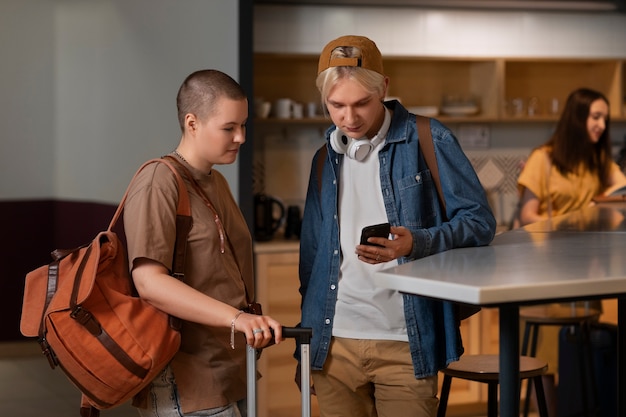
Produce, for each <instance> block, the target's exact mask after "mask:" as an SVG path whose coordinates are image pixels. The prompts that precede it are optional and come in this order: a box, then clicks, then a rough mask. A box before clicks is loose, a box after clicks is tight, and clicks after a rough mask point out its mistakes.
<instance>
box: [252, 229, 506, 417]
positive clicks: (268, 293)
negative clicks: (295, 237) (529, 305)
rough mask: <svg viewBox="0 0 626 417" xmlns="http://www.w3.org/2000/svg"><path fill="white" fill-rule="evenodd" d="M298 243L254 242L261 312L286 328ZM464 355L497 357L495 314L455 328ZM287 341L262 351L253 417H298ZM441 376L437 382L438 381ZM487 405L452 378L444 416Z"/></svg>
mask: <svg viewBox="0 0 626 417" xmlns="http://www.w3.org/2000/svg"><path fill="white" fill-rule="evenodd" d="M298 250H299V246H298V242H283V241H272V242H263V243H257V244H256V246H255V258H256V291H257V300H259V302H260V303H261V304H262V306H263V311H264V312H265V313H266V314H269V315H271V316H272V317H274V318H275V319H277V320H279V321H280V322H281V323H283V324H284V325H286V326H294V325H296V324H297V323H298V322H299V320H300V293H299V292H298V287H299V280H298ZM461 333H462V337H463V343H464V345H465V350H466V353H467V354H476V353H497V352H498V312H497V310H493V309H483V310H482V311H481V312H480V313H478V314H476V315H474V316H472V317H471V318H469V319H467V320H464V321H463V323H462V324H461ZM294 346H295V345H294V343H293V340H287V341H285V342H284V343H281V344H280V345H278V346H272V347H271V348H269V349H267V350H265V351H264V352H263V353H262V355H261V359H260V360H259V364H258V369H259V372H260V373H261V374H262V375H263V377H262V378H261V379H260V380H259V381H258V416H259V417H287V416H294V415H299V412H300V392H299V391H298V388H297V387H296V384H295V382H294V375H295V368H296V363H297V362H296V360H295V359H294V358H293V353H294V350H295V347H294ZM442 379H443V378H442V377H440V378H439V382H440V383H441V382H442ZM486 401H487V391H486V386H485V384H478V383H474V382H468V381H464V380H460V379H455V380H454V383H453V385H452V390H451V393H450V400H449V410H450V413H449V414H450V415H454V414H455V413H463V412H465V410H467V408H468V407H469V408H471V407H472V406H475V405H476V404H478V403H484V402H486ZM311 408H312V412H311V413H312V415H313V416H318V415H319V412H318V407H317V398H316V397H315V396H313V397H312V399H311Z"/></svg>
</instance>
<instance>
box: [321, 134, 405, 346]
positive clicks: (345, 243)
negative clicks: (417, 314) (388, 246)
mask: <svg viewBox="0 0 626 417" xmlns="http://www.w3.org/2000/svg"><path fill="white" fill-rule="evenodd" d="M383 146H384V141H382V143H380V144H379V145H378V146H376V147H375V148H374V149H373V150H372V151H371V152H370V154H369V155H368V156H367V157H366V158H365V159H364V160H363V161H360V162H359V161H357V160H354V159H351V158H349V157H347V156H345V157H344V159H343V165H342V168H341V173H340V179H341V180H340V182H339V184H340V187H339V221H340V225H341V227H340V243H341V253H342V262H341V268H340V276H339V288H338V294H337V306H336V310H335V321H334V325H333V335H334V336H338V337H345V338H351V339H378V340H399V341H408V337H407V332H406V322H405V319H404V307H403V301H402V295H401V294H400V293H399V292H398V291H393V290H388V289H384V288H380V287H378V286H377V285H376V284H375V283H374V280H373V278H374V272H376V271H378V270H380V269H383V268H389V267H391V266H393V265H397V261H396V260H393V261H390V262H385V263H380V264H376V265H370V264H368V263H365V262H362V261H360V260H359V259H358V258H357V255H356V253H355V248H356V246H357V245H358V244H359V240H360V237H361V229H362V228H363V227H364V226H369V225H373V224H378V223H385V222H387V221H388V220H387V214H386V211H385V205H384V202H383V196H382V191H381V186H380V165H379V162H378V152H379V150H380V149H381V148H382V147H383Z"/></svg>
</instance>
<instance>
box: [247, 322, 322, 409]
mask: <svg viewBox="0 0 626 417" xmlns="http://www.w3.org/2000/svg"><path fill="white" fill-rule="evenodd" d="M282 332H283V337H284V338H285V339H296V340H297V341H298V342H300V361H301V362H300V363H302V366H301V373H300V392H301V395H302V417H311V391H310V385H309V384H310V377H311V353H310V351H309V347H310V343H311V337H312V336H313V329H311V328H308V327H285V326H283V328H282ZM246 349H247V358H246V364H247V365H246V370H247V379H248V417H257V400H256V349H255V348H253V347H252V346H250V345H247V347H246Z"/></svg>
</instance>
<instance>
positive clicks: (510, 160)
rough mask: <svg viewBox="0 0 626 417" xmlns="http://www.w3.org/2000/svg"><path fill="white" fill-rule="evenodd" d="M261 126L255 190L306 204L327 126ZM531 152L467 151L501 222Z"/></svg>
mask: <svg viewBox="0 0 626 417" xmlns="http://www.w3.org/2000/svg"><path fill="white" fill-rule="evenodd" d="M260 130H262V132H260V134H259V137H260V140H258V141H256V142H255V152H254V155H255V159H254V176H255V184H254V191H255V192H263V193H266V194H270V195H272V196H274V197H278V198H279V199H281V200H282V201H283V203H284V204H285V206H287V205H299V206H301V208H302V207H304V199H305V197H306V188H307V184H308V179H309V173H310V169H311V159H312V158H313V155H314V154H315V151H316V150H317V149H318V148H319V147H320V146H321V144H322V143H323V137H324V136H323V134H324V127H320V128H316V127H311V128H302V127H299V128H296V127H286V128H278V127H274V128H267V129H260ZM528 153H529V149H527V148H501V149H486V150H467V151H466V154H467V156H468V158H469V159H470V161H471V163H472V165H473V166H474V169H475V170H476V173H477V174H478V177H479V179H480V181H481V183H482V184H483V187H484V188H485V190H486V191H487V195H488V198H489V201H490V204H491V206H492V208H493V211H494V214H495V216H496V219H497V220H498V223H499V224H502V225H506V224H508V223H509V221H510V220H511V217H512V215H513V212H514V210H515V205H516V204H517V191H516V184H517V176H518V175H519V172H520V168H521V166H522V163H523V162H524V161H525V160H526V158H527V156H528Z"/></svg>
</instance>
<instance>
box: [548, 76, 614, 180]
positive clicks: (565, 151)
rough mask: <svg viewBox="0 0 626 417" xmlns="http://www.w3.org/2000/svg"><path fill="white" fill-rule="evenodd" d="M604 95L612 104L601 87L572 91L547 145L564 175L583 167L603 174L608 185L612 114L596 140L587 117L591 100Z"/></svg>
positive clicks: (601, 176) (553, 160)
mask: <svg viewBox="0 0 626 417" xmlns="http://www.w3.org/2000/svg"><path fill="white" fill-rule="evenodd" d="M598 99H601V100H603V101H604V102H606V104H607V105H608V104H609V101H608V100H607V98H606V96H605V95H604V94H602V93H600V92H599V91H595V90H591V89H589V88H580V89H578V90H575V91H573V92H572V93H571V94H570V95H569V97H568V98H567V101H566V103H565V108H564V109H563V113H562V114H561V118H560V119H559V121H558V123H557V125H556V129H555V131H554V133H553V134H552V136H551V138H550V139H549V140H548V142H547V143H546V145H548V147H549V148H550V152H551V156H552V163H553V164H554V166H555V167H556V168H557V169H558V170H559V172H560V173H561V174H563V175H566V174H568V173H573V172H576V171H577V170H578V169H580V168H581V167H582V168H583V169H586V170H588V171H590V172H592V173H596V174H598V175H599V177H600V181H601V182H602V185H603V186H605V187H606V185H607V182H608V179H609V175H610V172H611V162H612V157H611V139H610V134H609V131H610V121H611V120H610V116H609V115H607V119H606V126H605V129H604V132H603V133H602V136H600V139H599V140H598V142H597V143H593V142H592V141H591V140H590V138H589V132H588V131H587V118H588V117H589V111H590V108H591V103H593V102H594V101H596V100H598Z"/></svg>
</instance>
